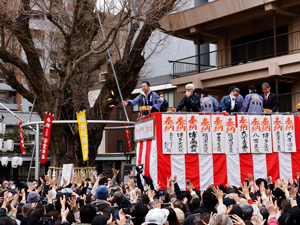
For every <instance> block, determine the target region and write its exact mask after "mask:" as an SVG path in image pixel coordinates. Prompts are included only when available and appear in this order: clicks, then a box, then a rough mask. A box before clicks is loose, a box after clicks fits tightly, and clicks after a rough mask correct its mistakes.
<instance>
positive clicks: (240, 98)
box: [228, 86, 245, 110]
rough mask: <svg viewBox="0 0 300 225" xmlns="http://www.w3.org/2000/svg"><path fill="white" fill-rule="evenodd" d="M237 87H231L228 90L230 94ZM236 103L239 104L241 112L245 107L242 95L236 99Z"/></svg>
mask: <svg viewBox="0 0 300 225" xmlns="http://www.w3.org/2000/svg"><path fill="white" fill-rule="evenodd" d="M235 88H236V86H231V87H229V88H228V92H229V94H230V93H231V92H232V91H233V89H235ZM235 100H236V102H237V103H238V110H240V108H241V107H242V106H243V103H244V101H245V99H244V97H243V96H242V95H241V93H240V94H239V95H238V96H237V98H236V99H235Z"/></svg>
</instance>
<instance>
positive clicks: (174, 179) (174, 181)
mask: <svg viewBox="0 0 300 225" xmlns="http://www.w3.org/2000/svg"><path fill="white" fill-rule="evenodd" d="M172 182H173V183H176V182H177V175H175V176H174V178H173V180H172Z"/></svg>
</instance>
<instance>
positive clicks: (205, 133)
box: [198, 115, 212, 154]
mask: <svg viewBox="0 0 300 225" xmlns="http://www.w3.org/2000/svg"><path fill="white" fill-rule="evenodd" d="M198 121H199V123H198V124H199V128H198V129H199V131H200V142H199V145H200V154H211V153H212V141H211V119H210V115H199V116H198Z"/></svg>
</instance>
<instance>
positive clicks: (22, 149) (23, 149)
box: [19, 122, 25, 154]
mask: <svg viewBox="0 0 300 225" xmlns="http://www.w3.org/2000/svg"><path fill="white" fill-rule="evenodd" d="M19 130H20V148H21V152H22V154H25V145H24V136H23V129H22V122H19Z"/></svg>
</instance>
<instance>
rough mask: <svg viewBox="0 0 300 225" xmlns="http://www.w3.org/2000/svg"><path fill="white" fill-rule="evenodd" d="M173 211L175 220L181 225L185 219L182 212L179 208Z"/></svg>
mask: <svg viewBox="0 0 300 225" xmlns="http://www.w3.org/2000/svg"><path fill="white" fill-rule="evenodd" d="M174 211H175V213H176V216H177V219H178V221H179V223H183V221H184V219H185V215H184V212H183V211H182V210H181V209H179V208H174Z"/></svg>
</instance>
